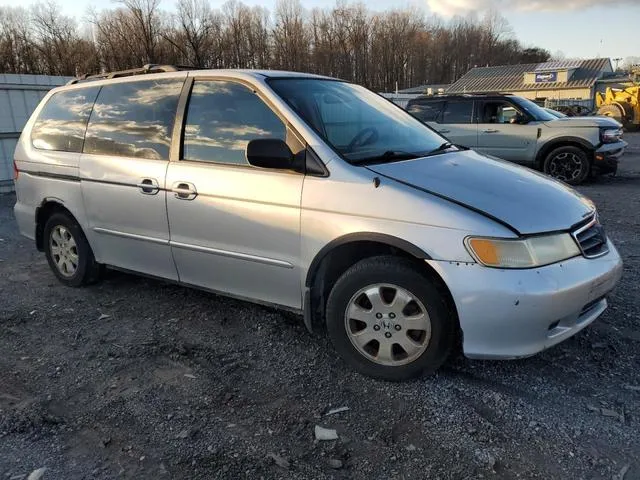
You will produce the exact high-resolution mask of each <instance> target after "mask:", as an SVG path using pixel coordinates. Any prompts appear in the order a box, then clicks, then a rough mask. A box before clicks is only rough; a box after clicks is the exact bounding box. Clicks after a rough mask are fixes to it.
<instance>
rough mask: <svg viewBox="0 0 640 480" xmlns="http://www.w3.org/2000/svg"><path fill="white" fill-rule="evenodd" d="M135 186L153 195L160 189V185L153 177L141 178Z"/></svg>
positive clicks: (144, 192)
mask: <svg viewBox="0 0 640 480" xmlns="http://www.w3.org/2000/svg"><path fill="white" fill-rule="evenodd" d="M136 187H138V188H139V189H140V192H141V193H143V194H145V195H155V194H156V193H158V192H159V191H160V186H159V185H158V181H157V180H156V179H155V178H143V179H142V180H140V182H139V183H138V184H137V185H136Z"/></svg>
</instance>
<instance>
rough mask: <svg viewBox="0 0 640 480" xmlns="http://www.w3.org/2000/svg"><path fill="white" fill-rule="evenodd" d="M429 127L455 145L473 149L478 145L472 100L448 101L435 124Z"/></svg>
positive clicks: (430, 124) (430, 123) (432, 123)
mask: <svg viewBox="0 0 640 480" xmlns="http://www.w3.org/2000/svg"><path fill="white" fill-rule="evenodd" d="M428 124H429V126H430V127H432V128H433V129H434V130H435V131H437V132H438V133H440V134H442V135H443V136H444V137H445V138H447V139H448V140H449V141H451V142H452V143H454V144H456V145H463V146H465V147H469V148H475V147H476V146H477V145H478V125H477V124H476V123H475V121H474V117H473V100H449V101H447V102H446V104H445V105H444V108H443V110H442V111H441V112H440V115H439V117H438V120H437V121H436V122H429V123H428Z"/></svg>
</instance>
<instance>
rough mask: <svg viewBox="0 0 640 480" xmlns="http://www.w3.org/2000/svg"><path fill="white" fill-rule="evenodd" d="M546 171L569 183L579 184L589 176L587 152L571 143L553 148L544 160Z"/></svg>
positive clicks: (589, 166)
mask: <svg viewBox="0 0 640 480" xmlns="http://www.w3.org/2000/svg"><path fill="white" fill-rule="evenodd" d="M543 170H544V173H546V174H547V175H551V176H552V177H554V178H556V179H558V180H561V181H563V182H565V183H568V184H569V185H579V184H580V183H582V182H584V181H585V179H586V178H587V177H588V176H589V171H590V170H591V165H590V164H589V159H588V158H587V153H586V152H585V151H584V150H582V149H581V148H578V147H573V146H570V145H567V146H564V147H558V148H556V149H554V150H552V151H551V152H550V153H549V154H548V155H547V157H546V158H545V160H544V166H543Z"/></svg>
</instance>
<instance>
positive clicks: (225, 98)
mask: <svg viewBox="0 0 640 480" xmlns="http://www.w3.org/2000/svg"><path fill="white" fill-rule="evenodd" d="M286 136H287V131H286V127H285V125H284V123H283V122H282V120H280V118H279V117H278V116H277V115H276V114H275V113H274V112H273V111H272V110H271V109H270V108H269V107H268V106H267V105H266V104H265V103H264V102H263V101H262V100H261V99H260V97H259V96H258V95H256V94H255V93H254V92H253V91H252V90H250V89H249V88H247V87H245V86H244V85H241V84H239V83H234V82H227V81H221V80H202V81H200V80H199V81H196V82H195V83H194V84H193V89H192V91H191V97H190V99H189V106H188V108H187V120H186V123H185V129H184V144H183V152H184V153H183V158H184V159H185V160H196V161H204V162H214V163H229V164H236V165H248V162H247V158H246V154H245V150H246V147H247V144H248V143H249V142H250V141H251V140H255V139H260V138H278V139H280V140H285V141H286Z"/></svg>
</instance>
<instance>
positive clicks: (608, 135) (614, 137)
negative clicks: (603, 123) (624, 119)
mask: <svg viewBox="0 0 640 480" xmlns="http://www.w3.org/2000/svg"><path fill="white" fill-rule="evenodd" d="M621 138H622V129H621V128H606V129H602V130H600V140H601V141H602V143H614V142H617V141H618V140H620V139H621Z"/></svg>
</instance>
